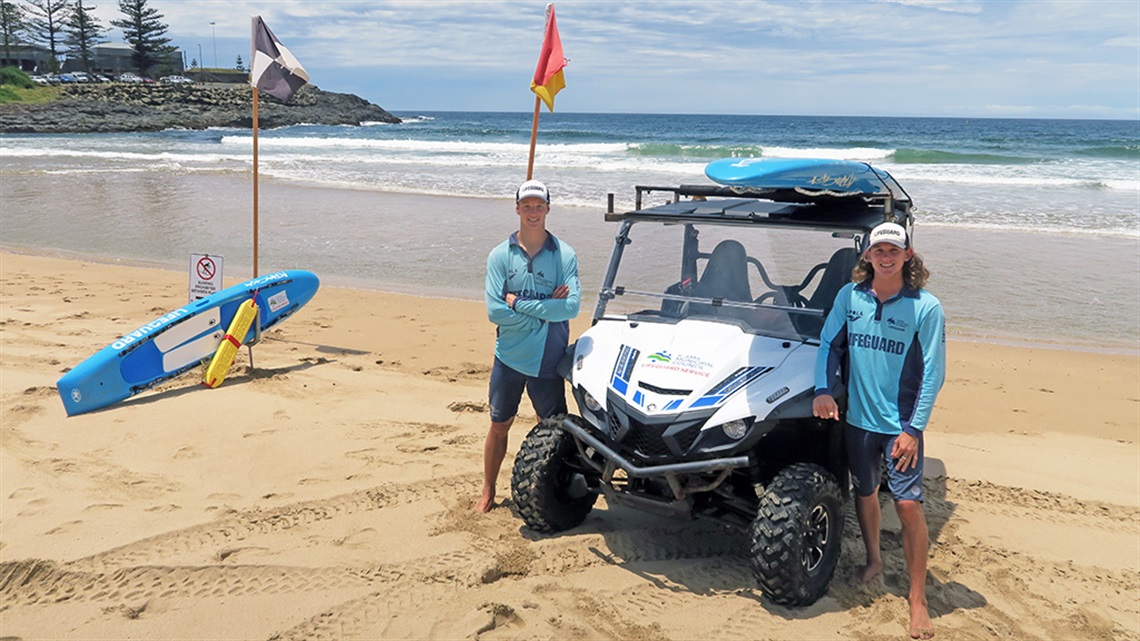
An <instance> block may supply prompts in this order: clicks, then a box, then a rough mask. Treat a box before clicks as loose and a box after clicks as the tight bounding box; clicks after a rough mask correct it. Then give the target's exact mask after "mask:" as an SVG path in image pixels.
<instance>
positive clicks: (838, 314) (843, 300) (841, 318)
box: [815, 285, 851, 418]
mask: <svg viewBox="0 0 1140 641" xmlns="http://www.w3.org/2000/svg"><path fill="white" fill-rule="evenodd" d="M850 302H851V286H850V285H848V286H845V287H842V288H840V290H839V293H838V294H836V295H835V302H834V303H833V304H832V305H831V312H830V313H828V315H827V320H826V321H825V322H824V324H823V330H822V331H820V333H819V352H818V353H817V354H816V359H815V395H816V396H817V397H818V396H822V395H827V396H833V395H834V392H835V388H836V387H837V386H838V383H839V377H840V375H841V374H842V367H843V357H844V356H845V355H846V354H847V309H848V307H849V306H850ZM833 402H834V401H833ZM821 418H828V417H826V416H824V417H821Z"/></svg>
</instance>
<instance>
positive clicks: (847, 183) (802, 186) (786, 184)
mask: <svg viewBox="0 0 1140 641" xmlns="http://www.w3.org/2000/svg"><path fill="white" fill-rule="evenodd" d="M705 175H706V176H708V177H709V179H710V180H712V181H713V182H716V183H720V184H722V185H727V186H729V187H751V188H754V189H774V190H796V191H799V192H801V193H804V192H808V193H814V192H819V193H821V194H823V195H831V196H839V195H855V194H881V193H886V192H889V190H890V189H889V187H888V186H887V185H886V184H884V183H885V181H887V180H889V181H891V182H892V183H893V182H894V179H892V178H891V177H890V175H889V174H887V173H886V172H883V171H881V170H875V169H872V168H871V166H870V165H868V164H867V163H863V162H855V161H851V160H822V159H815V158H722V159H720V160H714V161H712V162H710V163H709V164H708V165H707V166H705ZM828 192H830V193H828Z"/></svg>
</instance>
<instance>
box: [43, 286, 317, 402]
mask: <svg viewBox="0 0 1140 641" xmlns="http://www.w3.org/2000/svg"><path fill="white" fill-rule="evenodd" d="M319 286H320V280H319V279H318V278H317V276H316V274H313V273H312V272H307V271H303V270H288V271H280V272H274V273H272V274H268V275H265V276H260V277H258V278H254V279H252V280H248V281H246V282H244V283H241V284H240V285H234V286H233V287H229V288H226V289H223V290H222V291H220V292H217V293H215V294H211V295H210V296H207V297H205V298H202V299H199V300H196V301H194V302H192V303H190V304H188V305H186V306H185V307H180V308H178V309H176V310H174V311H172V312H170V313H168V314H163V315H162V316H159V317H158V318H156V319H154V320H153V321H151V322H149V323H147V324H146V325H143V326H142V327H139V328H138V329H136V330H134V331H132V332H129V333H127V334H124V335H122V336H121V337H120V338H118V339H117V340H115V341H114V342H113V343H111V344H110V345H108V346H107V347H104V348H103V349H101V350H99V351H98V352H96V353H95V354H94V355H93V356H91V357H90V358H88V359H87V360H85V361H83V362H82V363H80V364H78V365H76V366H75V367H74V368H72V369H71V370H70V371H69V372H67V373H66V374H64V375H63V377H62V378H60V379H59V382H58V383H56V388H57V389H58V390H59V396H60V398H61V399H63V407H64V409H65V410H67V415H68V416H75V415H76V414H82V413H84V412H90V411H92V410H97V409H99V408H101V407H106V406H108V405H111V404H112V403H117V402H119V401H121V400H124V399H126V398H129V397H131V396H134V395H135V394H138V393H139V392H141V391H143V390H146V389H149V388H151V387H153V386H155V385H157V384H159V383H161V382H163V381H166V380H169V379H171V378H174V377H175V376H178V375H180V374H183V373H185V372H187V371H189V370H192V369H194V368H196V367H198V366H199V364H200V363H201V362H202V360H203V359H206V358H210V357H211V356H213V355H214V353H215V352H217V350H218V345H219V344H220V343H221V342H222V339H223V337H224V336H225V333H226V327H229V325H230V323H231V321H232V320H233V318H234V315H235V314H236V313H237V312H238V308H239V306H240V305H241V304H242V303H243V302H245V301H248V300H250V299H255V300H256V305H257V318H256V320H254V321H253V322H252V323H251V325H254V326H251V327H249V329H248V330H247V331H245V332H241V333H242V334H243V335H242V336H240V337H236V338H237V339H238V340H240V342H241V343H242V344H243V345H244V344H247V343H249V342H251V341H252V340H253V339H254V337H255V336H256V335H257V334H258V333H259V332H264V331H265V330H267V329H269V328H270V327H273V326H275V325H276V324H277V323H280V322H281V321H283V320H285V319H286V318H288V317H289V316H291V315H293V313H294V312H296V311H297V310H298V309H300V308H301V307H302V306H303V305H304V304H305V303H307V302H309V300H310V299H312V298H313V295H314V294H316V293H317V288H318V287H319Z"/></svg>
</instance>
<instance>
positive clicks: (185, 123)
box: [0, 83, 402, 134]
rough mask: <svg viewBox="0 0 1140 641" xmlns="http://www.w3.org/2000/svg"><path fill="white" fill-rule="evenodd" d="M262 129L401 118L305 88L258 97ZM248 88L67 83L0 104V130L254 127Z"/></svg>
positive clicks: (49, 131)
mask: <svg viewBox="0 0 1140 641" xmlns="http://www.w3.org/2000/svg"><path fill="white" fill-rule="evenodd" d="M259 102H260V105H259V110H258V112H259V113H258V124H259V127H261V128H266V129H269V128H274V127H287V126H290V125H298V124H302V123H307V124H318V125H356V126H359V125H360V124H362V123H365V122H385V123H393V124H395V123H399V122H402V121H401V120H400V118H398V117H396V116H394V115H392V114H391V113H389V112H388V111H386V110H384V109H383V108H381V107H379V106H377V105H375V104H372V103H370V102H368V101H367V100H364V99H363V98H360V97H358V96H355V95H352V94H342V93H335V92H331V91H323V90H321V89H319V88H317V87H314V86H306V87H302V88H301V90H300V91H298V92H297V94H296V95H295V96H294V97H293V99H292V100H290V101H289V102H288V103H283V102H281V101H279V100H277V99H275V98H272V97H270V96H266V95H263V96H262V97H261V100H260V101H259ZM252 105H253V101H252V93H251V91H250V88H249V86H248V85H244V84H219V83H205V84H195V85H160V84H150V83H146V84H123V83H113V84H97V85H75V86H69V87H67V88H66V89H65V90H64V91H63V92H62V93H61V94H60V97H59V99H57V100H54V101H52V102H47V103H40V104H21V103H7V104H3V105H0V133H6V134H40V133H42V134H61V133H122V132H136V131H161V130H164V129H175V128H181V129H207V128H210V127H238V128H247V129H248V128H252V127H253V106H252Z"/></svg>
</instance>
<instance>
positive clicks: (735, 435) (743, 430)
mask: <svg viewBox="0 0 1140 641" xmlns="http://www.w3.org/2000/svg"><path fill="white" fill-rule="evenodd" d="M720 429H721V430H722V431H723V432H724V435H725V436H727V437H728V438H730V439H732V440H734V441H739V440H740V439H742V438H744V435H745V434H747V433H748V423H745V422H744V420H743V419H737V420H735V421H729V422H727V423H725V424H723V425H721V426H720Z"/></svg>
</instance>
